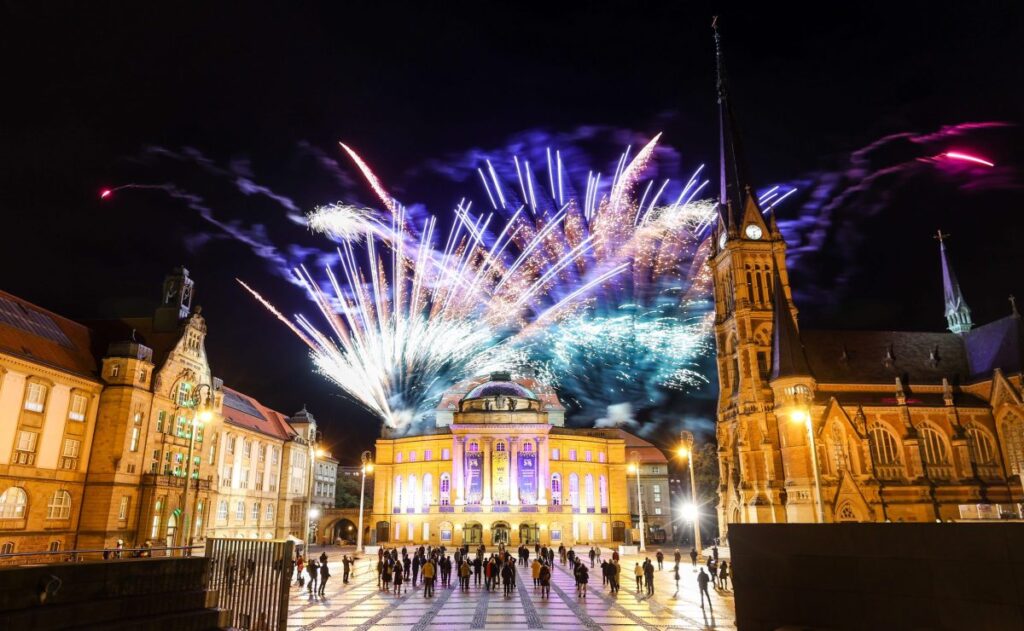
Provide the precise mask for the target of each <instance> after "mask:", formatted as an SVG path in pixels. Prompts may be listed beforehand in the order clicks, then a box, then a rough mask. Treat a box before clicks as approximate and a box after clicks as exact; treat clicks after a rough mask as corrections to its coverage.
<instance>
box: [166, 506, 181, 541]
mask: <svg viewBox="0 0 1024 631" xmlns="http://www.w3.org/2000/svg"><path fill="white" fill-rule="evenodd" d="M177 530H178V516H177V515H175V514H174V513H171V516H170V517H168V518H167V547H168V548H170V547H171V546H173V545H174V534H175V532H176V531H177Z"/></svg>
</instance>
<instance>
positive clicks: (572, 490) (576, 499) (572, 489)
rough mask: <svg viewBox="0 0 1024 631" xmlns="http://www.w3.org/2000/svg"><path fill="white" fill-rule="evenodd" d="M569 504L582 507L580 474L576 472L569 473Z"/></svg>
mask: <svg viewBox="0 0 1024 631" xmlns="http://www.w3.org/2000/svg"><path fill="white" fill-rule="evenodd" d="M569 505H570V506H572V507H573V508H579V507H580V476H578V475H576V474H575V473H570V474H569Z"/></svg>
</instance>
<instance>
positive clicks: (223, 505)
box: [217, 500, 228, 521]
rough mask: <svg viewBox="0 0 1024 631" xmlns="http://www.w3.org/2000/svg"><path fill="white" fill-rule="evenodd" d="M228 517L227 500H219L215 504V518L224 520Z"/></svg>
mask: <svg viewBox="0 0 1024 631" xmlns="http://www.w3.org/2000/svg"><path fill="white" fill-rule="evenodd" d="M227 518H228V502H227V500H221V501H220V502H219V503H218V504H217V519H219V520H221V521H224V520H226V519H227Z"/></svg>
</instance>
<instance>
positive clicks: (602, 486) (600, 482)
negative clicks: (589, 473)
mask: <svg viewBox="0 0 1024 631" xmlns="http://www.w3.org/2000/svg"><path fill="white" fill-rule="evenodd" d="M597 490H598V494H599V495H600V496H601V508H602V509H607V508H608V478H606V477H604V476H603V475H602V476H601V477H600V478H598V479H597ZM606 538H607V537H606Z"/></svg>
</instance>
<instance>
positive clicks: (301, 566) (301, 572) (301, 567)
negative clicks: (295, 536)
mask: <svg viewBox="0 0 1024 631" xmlns="http://www.w3.org/2000/svg"><path fill="white" fill-rule="evenodd" d="M295 570H296V572H295V584H296V585H298V586H299V587H300V588H301V587H302V585H303V584H304V583H305V582H306V574H305V570H306V560H305V559H303V558H302V555H301V554H300V555H298V556H297V557H295Z"/></svg>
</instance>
